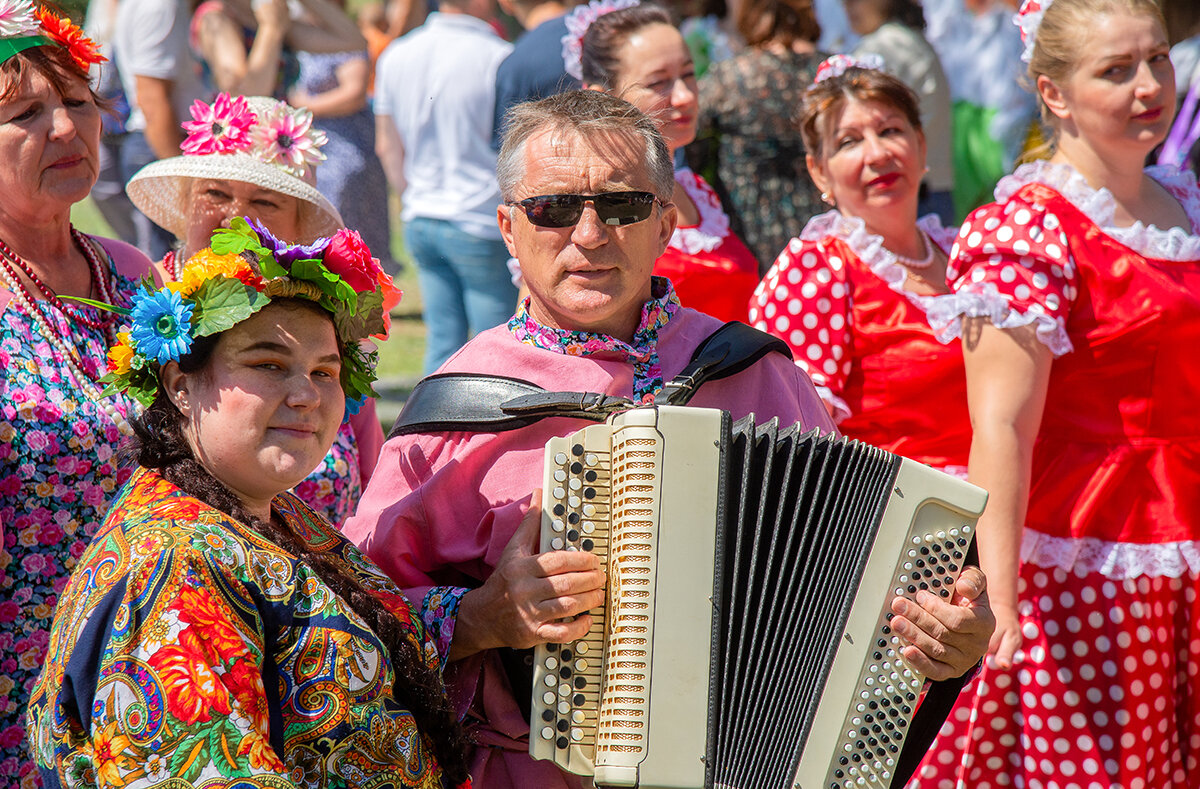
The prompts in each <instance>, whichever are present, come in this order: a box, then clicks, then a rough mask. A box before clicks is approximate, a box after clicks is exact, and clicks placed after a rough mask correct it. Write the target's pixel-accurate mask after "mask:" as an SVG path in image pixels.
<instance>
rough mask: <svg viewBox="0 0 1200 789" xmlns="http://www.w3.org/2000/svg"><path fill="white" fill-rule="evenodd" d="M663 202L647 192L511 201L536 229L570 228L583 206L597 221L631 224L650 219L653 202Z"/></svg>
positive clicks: (542, 197)
mask: <svg viewBox="0 0 1200 789" xmlns="http://www.w3.org/2000/svg"><path fill="white" fill-rule="evenodd" d="M661 202H662V201H661V200H659V199H658V198H657V197H655V196H654V195H653V194H651V193H650V192H604V193H603V194H598V195H538V196H537V197H527V198H525V199H524V200H510V201H508V202H507V203H505V205H519V206H520V207H521V208H523V209H525V216H526V217H528V218H529V221H530V222H532V223H533V224H535V225H537V226H538V227H572V226H574V225H575V223H576V222H578V221H579V217H580V216H582V215H583V206H584V205H585V204H587V203H591V204H592V205H593V206H594V207H595V209H596V214H597V216H599V217H600V221H601V222H603V223H604V224H606V225H632V224H634V223H635V222H641V221H643V220H645V219H647V218H649V216H650V211H651V210H652V209H653V208H654V204H655V203H661Z"/></svg>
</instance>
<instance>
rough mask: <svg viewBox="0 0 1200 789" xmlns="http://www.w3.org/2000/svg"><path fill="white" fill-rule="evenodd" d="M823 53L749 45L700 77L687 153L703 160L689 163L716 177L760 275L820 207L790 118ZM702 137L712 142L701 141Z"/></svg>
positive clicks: (793, 121) (730, 213)
mask: <svg viewBox="0 0 1200 789" xmlns="http://www.w3.org/2000/svg"><path fill="white" fill-rule="evenodd" d="M825 57H826V56H825V55H824V54H822V53H820V52H814V53H809V54H796V53H794V52H788V53H785V54H776V53H773V52H768V51H766V50H762V49H758V48H749V49H746V50H745V51H743V52H741V53H739V54H738V55H735V56H734V57H733V58H731V59H729V60H723V61H721V62H719V63H714V64H712V66H710V67H709V70H708V72H707V73H706V74H705V75H704V77H703V78H702V79H701V80H700V128H699V134H698V137H699V138H700V145H698V146H696V147H695V150H691V149H690V150H689V157H691V156H692V155H693V154H695V155H697V156H698V157H700V158H701V159H705V160H707V161H701V162H697V161H695V160H694V159H693V160H692V162H693V166H694V167H696V169H697V171H698V172H703V173H706V174H713V175H715V176H716V183H714V184H713V185H714V186H715V187H716V189H717V192H718V194H720V195H721V201H722V203H723V205H724V207H725V211H726V213H728V214H729V217H730V221H731V223H732V227H733V231H734V232H735V233H736V234H737V235H738V236H740V237H741V238H742V240H744V241H745V242H746V246H748V247H750V251H751V252H753V253H754V256H755V257H756V258H758V269H759V273H760V274H761V273H763V272H765V271H766V269H768V268H770V266H771V263H773V262H774V261H775V258H776V257H777V256H778V255H779V253H780V252H781V251H782V250H783V248H784V247H785V246H787V243H788V241H789V240H791V239H792V238H793V237H795V236H796V235H797V234H799V232H800V231H801V230H802V229H803V228H804V225H805V224H806V223H807V222H808V220H809V219H810V218H812V217H813V216H814V215H816V214H819V213H822V212H823V211H824V210H826V209H827V208H828V207H827V206H824V205H823V204H822V203H821V194H820V192H819V191H818V190H817V188H816V187H815V186H813V183H812V180H811V179H810V178H809V177H808V170H807V168H806V167H805V165H804V144H803V143H802V142H801V140H800V130H799V127H798V126H797V124H796V116H797V114H798V112H799V110H800V100H801V98H802V97H803V96H804V91H805V89H806V88H807V87H808V86H809V85H811V84H812V80H813V76H814V75H815V74H816V71H817V66H818V65H819V64H820V63H821V61H822V60H824V59H825ZM706 137H707V138H710V139H714V140H715V146H705V145H704V144H703V140H704V138H706ZM706 151H707V152H708V153H706ZM713 158H715V167H714V166H713V164H714V162H713V161H712V159H713ZM697 165H699V166H697Z"/></svg>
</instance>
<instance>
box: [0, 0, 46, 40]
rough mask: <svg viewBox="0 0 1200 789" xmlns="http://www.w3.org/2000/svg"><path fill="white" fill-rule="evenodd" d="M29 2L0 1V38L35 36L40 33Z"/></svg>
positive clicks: (19, 0) (39, 24)
mask: <svg viewBox="0 0 1200 789" xmlns="http://www.w3.org/2000/svg"><path fill="white" fill-rule="evenodd" d="M33 11H34V8H33V3H31V2H30V0H0V38H18V37H21V36H35V35H37V34H38V33H41V32H42V26H41V23H39V22H38V20H37V17H35V16H34V13H33Z"/></svg>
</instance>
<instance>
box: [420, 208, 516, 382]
mask: <svg viewBox="0 0 1200 789" xmlns="http://www.w3.org/2000/svg"><path fill="white" fill-rule="evenodd" d="M404 241H405V243H406V244H407V245H408V251H409V252H410V253H411V254H412V257H413V261H414V262H415V263H416V264H417V281H418V282H419V283H420V285H421V299H422V302H423V307H422V311H421V312H422V317H423V318H424V319H425V329H426V335H425V374H426V375H428V374H429V373H432V372H433V371H434V370H436V369H437V368H438V367H440V366H441V365H442V363H443V362H445V361H446V360H447V359H449V358H450V356H451V355H452V354H453V353H454V352H455V351H457V350H458V349H459V348H461V347H462V346H463V345H464V344H465V343H466V341H467V340H468V339H470V338H471V336H472V335H475V334H478V333H479V332H481V331H483V330H485V329H490V328H492V327H493V326H498V325H500V324H501V323H506V322H507V321H508V319H509V318H510V317H512V314H513V312H515V311H516V306H517V289H516V287H515V286H514V285H513V283H512V278H511V277H510V276H509V274H508V266H507V265H506V262H507V261H508V249H507V248H506V247H505V246H504V242H503V241H501V240H500V239H490V238H479V237H478V236H473V235H471V234H470V233H467V232H465V231H463V230H460V229H459V228H458V226H457V225H455V224H454V223H453V222H448V221H446V220H444V219H430V218H428V217H416V218H414V219H411V220H409V222H408V223H407V224H406V225H405V227H404Z"/></svg>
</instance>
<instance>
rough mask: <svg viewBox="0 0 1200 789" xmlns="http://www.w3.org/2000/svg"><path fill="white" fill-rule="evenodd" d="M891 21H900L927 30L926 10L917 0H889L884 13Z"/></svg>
mask: <svg viewBox="0 0 1200 789" xmlns="http://www.w3.org/2000/svg"><path fill="white" fill-rule="evenodd" d="M884 18H886V19H887V20H888V21H889V22H899V23H900V24H902V25H904V26H905V27H911V28H912V29H913V30H919V31H921V32H925V12H924V11H922V10H921V4H920V3H919V2H917V0H889V2H888V4H887V8H886V10H885V13H884Z"/></svg>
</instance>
